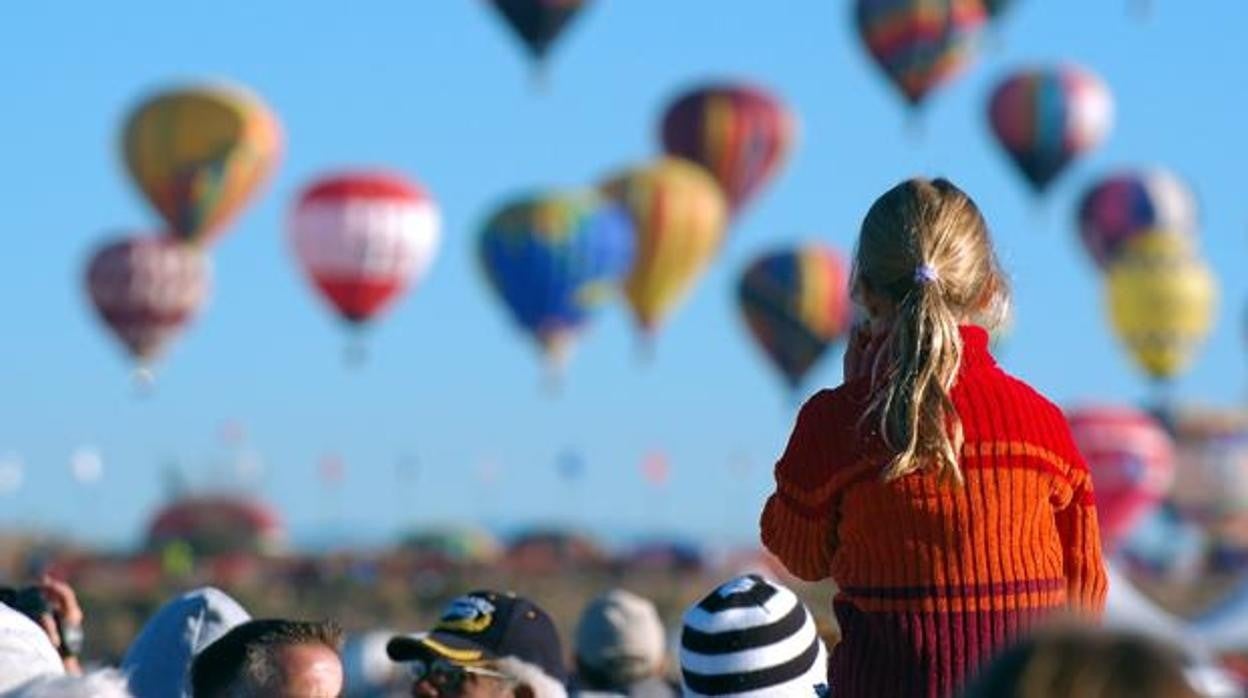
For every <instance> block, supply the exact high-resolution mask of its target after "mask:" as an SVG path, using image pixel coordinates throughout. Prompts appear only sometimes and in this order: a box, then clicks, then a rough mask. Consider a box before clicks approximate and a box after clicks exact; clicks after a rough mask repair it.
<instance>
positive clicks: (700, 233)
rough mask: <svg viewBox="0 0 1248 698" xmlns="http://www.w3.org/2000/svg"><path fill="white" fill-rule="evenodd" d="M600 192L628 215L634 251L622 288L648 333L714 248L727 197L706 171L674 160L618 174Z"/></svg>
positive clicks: (725, 216) (701, 269)
mask: <svg viewBox="0 0 1248 698" xmlns="http://www.w3.org/2000/svg"><path fill="white" fill-rule="evenodd" d="M603 191H605V192H606V194H607V195H608V196H610V197H611V198H612V199H614V200H616V201H617V202H619V203H620V204H621V205H622V206H623V207H624V208H625V209H626V210H627V211H628V212H629V214H631V215H632V217H633V224H634V227H635V230H636V233H637V252H636V258H635V261H634V262H633V270H632V273H631V274H630V275H629V277H628V280H627V281H626V282H625V285H624V292H625V296H626V297H627V298H628V303H629V306H630V307H631V308H632V310H633V314H634V316H635V317H636V318H637V323H638V324H639V325H640V326H641V328H642V329H643V330H644V331H645V332H646V333H647V334H652V333H653V332H655V331H656V330H657V329H658V326H659V324H660V323H661V322H662V321H663V319H664V318H665V317H666V316H667V315H668V314H669V313H670V312H671V311H672V310H673V309H674V308H675V307H676V305H677V304H678V303H679V302H680V301H681V300H682V299H683V298H684V297H685V296H686V295H687V294H688V292H689V290H690V289H691V288H692V287H693V284H694V282H695V281H697V279H698V277H699V276H701V275H702V272H704V271H705V270H706V267H707V265H708V264H710V261H711V259H712V258H713V257H714V256H715V252H716V251H717V250H718V249H719V246H720V243H721V242H722V241H723V238H724V229H725V227H726V226H727V223H728V202H727V199H726V198H725V196H724V193H723V191H722V190H721V189H720V188H719V184H717V183H716V182H715V179H714V178H713V177H711V175H710V173H708V172H707V171H706V170H704V169H702V167H701V166H699V165H696V164H694V163H692V162H689V161H687V160H681V159H678V158H661V159H659V160H657V161H655V162H653V163H651V164H648V165H644V166H641V167H638V168H635V169H631V170H625V171H623V172H620V173H617V174H616V175H615V176H613V177H610V178H608V180H607V183H606V184H604V185H603Z"/></svg>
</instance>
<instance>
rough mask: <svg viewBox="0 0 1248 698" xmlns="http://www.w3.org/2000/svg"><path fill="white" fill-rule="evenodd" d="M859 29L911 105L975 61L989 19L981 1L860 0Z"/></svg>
mask: <svg viewBox="0 0 1248 698" xmlns="http://www.w3.org/2000/svg"><path fill="white" fill-rule="evenodd" d="M855 19H856V21H857V26H858V33H859V35H860V36H861V37H862V40H863V42H864V43H865V44H866V46H867V50H868V51H869V52H870V53H871V57H872V58H874V59H875V62H876V63H877V64H878V65H879V66H880V68H881V69H883V71H884V74H885V75H886V76H887V77H888V79H889V80H890V81H891V82H892V83H893V84H894V85H895V86H896V87H897V89H899V90H900V91H901V93H902V95H903V96H904V97H905V98H906V101H907V102H909V103H910V105H911V106H912V107H917V106H919V105H920V104H922V102H923V100H924V99H926V97H927V95H928V94H929V93H931V91H932V90H934V89H935V88H936V87H938V86H940V85H941V84H942V83H944V82H947V81H948V80H950V79H952V78H953V77H954V76H956V75H957V74H958V73H960V72H961V71H962V70H963V69H964V68H965V67H966V66H967V65H968V64H969V63H970V61H971V58H972V57H973V56H974V53H975V48H976V47H975V44H976V40H977V37H978V35H979V34H980V31H981V30H982V29H983V27H984V24H985V22H986V21H987V15H986V13H985V12H984V5H983V3H982V1H981V0H857V3H856V9H855Z"/></svg>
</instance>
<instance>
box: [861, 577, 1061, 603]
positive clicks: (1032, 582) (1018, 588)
mask: <svg viewBox="0 0 1248 698" xmlns="http://www.w3.org/2000/svg"><path fill="white" fill-rule="evenodd" d="M1065 588H1066V580H1064V579H1018V580H1015V581H1012V582H987V583H982V584H926V585H922V586H909V587H842V588H841V594H843V595H845V596H857V597H860V598H867V599H926V598H973V597H985V596H1010V595H1015V594H1033V593H1037V592H1046V591H1058V590H1061V589H1065Z"/></svg>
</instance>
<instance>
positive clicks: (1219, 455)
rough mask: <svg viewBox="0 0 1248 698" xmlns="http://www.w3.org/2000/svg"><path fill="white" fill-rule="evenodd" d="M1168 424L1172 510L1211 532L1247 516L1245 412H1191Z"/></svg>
mask: <svg viewBox="0 0 1248 698" xmlns="http://www.w3.org/2000/svg"><path fill="white" fill-rule="evenodd" d="M1173 422H1174V430H1175V442H1176V444H1177V446H1178V449H1177V453H1178V469H1177V472H1176V475H1175V482H1174V491H1173V493H1172V495H1171V499H1172V501H1173V502H1174V505H1175V508H1176V509H1177V510H1178V511H1179V512H1180V513H1182V514H1183V515H1184V516H1185V517H1187V518H1189V519H1191V520H1193V521H1196V522H1198V523H1201V524H1203V525H1205V526H1206V527H1210V528H1212V529H1218V528H1222V527H1225V526H1228V525H1233V524H1234V523H1235V522H1236V521H1237V520H1240V519H1242V518H1243V517H1244V516H1245V515H1248V413H1245V412H1243V411H1234V410H1209V409H1204V410H1197V409H1190V410H1187V411H1184V412H1181V413H1179V414H1178V415H1177V416H1176V417H1175V418H1174V419H1173ZM1210 532H1216V530H1214V531H1210Z"/></svg>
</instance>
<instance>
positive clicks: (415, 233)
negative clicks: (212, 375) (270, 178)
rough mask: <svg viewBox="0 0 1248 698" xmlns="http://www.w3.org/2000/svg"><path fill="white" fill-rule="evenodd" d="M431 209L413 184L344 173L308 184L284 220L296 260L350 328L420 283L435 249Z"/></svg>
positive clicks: (374, 174)
mask: <svg viewBox="0 0 1248 698" xmlns="http://www.w3.org/2000/svg"><path fill="white" fill-rule="evenodd" d="M439 225H440V222H439V215H438V209H437V206H436V204H435V203H434V202H433V200H432V199H431V198H430V197H429V195H428V194H427V193H425V191H424V190H423V189H422V188H421V187H420V186H419V185H417V184H415V183H413V182H411V181H409V180H407V179H405V178H404V177H402V176H400V175H397V174H391V173H384V172H349V173H341V174H334V175H328V176H325V177H321V178H319V179H317V180H316V181H314V182H313V183H312V184H310V185H308V187H307V188H306V189H304V190H303V193H302V194H301V195H300V196H299V200H298V202H297V203H296V205H295V208H294V211H293V213H292V215H291V218H290V224H289V229H290V244H291V249H292V250H293V252H294V255H295V259H296V260H297V261H298V262H299V265H300V266H301V267H302V268H303V270H304V272H305V273H306V275H307V277H308V279H309V280H311V282H312V283H313V284H314V285H315V286H316V288H317V290H319V291H320V292H321V295H323V296H324V297H325V299H326V300H327V301H329V302H330V303H331V304H332V305H333V306H334V308H335V310H336V311H337V312H338V314H339V315H341V316H342V318H343V319H344V320H346V321H347V322H349V323H352V324H355V325H360V324H363V323H365V322H367V321H369V320H370V319H372V318H374V317H376V316H377V315H378V313H380V312H381V311H382V310H384V309H385V308H386V307H388V306H389V305H390V304H391V303H392V302H393V301H394V300H395V299H396V298H398V296H399V295H400V294H401V293H402V292H403V291H404V290H405V289H406V288H407V287H408V286H409V285H411V284H413V283H416V282H419V281H420V279H421V278H422V277H423V276H424V275H425V273H426V272H427V271H428V269H429V267H430V265H431V264H432V263H433V259H434V256H435V255H436V254H437V250H438V238H439V234H440V233H439Z"/></svg>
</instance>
